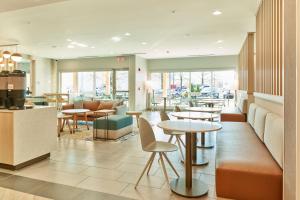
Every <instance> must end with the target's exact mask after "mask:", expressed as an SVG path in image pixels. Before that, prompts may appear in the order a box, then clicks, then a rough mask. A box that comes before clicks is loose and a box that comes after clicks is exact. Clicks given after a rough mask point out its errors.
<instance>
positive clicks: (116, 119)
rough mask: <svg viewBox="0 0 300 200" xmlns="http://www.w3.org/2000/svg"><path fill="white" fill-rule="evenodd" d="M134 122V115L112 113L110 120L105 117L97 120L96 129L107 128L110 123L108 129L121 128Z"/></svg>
mask: <svg viewBox="0 0 300 200" xmlns="http://www.w3.org/2000/svg"><path fill="white" fill-rule="evenodd" d="M132 123H133V119H132V116H126V115H110V116H109V117H108V121H106V119H105V118H104V117H102V118H99V119H97V120H95V122H94V128H95V129H106V127H107V124H108V130H119V129H121V128H124V127H126V126H130V125H132Z"/></svg>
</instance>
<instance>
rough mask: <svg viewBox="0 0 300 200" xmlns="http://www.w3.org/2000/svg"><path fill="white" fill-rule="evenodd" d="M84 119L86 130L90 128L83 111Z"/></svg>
mask: <svg viewBox="0 0 300 200" xmlns="http://www.w3.org/2000/svg"><path fill="white" fill-rule="evenodd" d="M84 120H85V124H86V128H87V130H90V128H89V124H88V119H87V114H86V113H84Z"/></svg>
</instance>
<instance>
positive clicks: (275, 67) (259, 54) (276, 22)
mask: <svg viewBox="0 0 300 200" xmlns="http://www.w3.org/2000/svg"><path fill="white" fill-rule="evenodd" d="M282 11H283V0H263V1H262V3H261V5H260V8H259V10H258V12H257V16H256V66H255V92H260V93H266V94H272V95H278V96H282V95H283V52H282V49H283V42H282V41H283V39H282V38H283V25H282V22H283V12H282Z"/></svg>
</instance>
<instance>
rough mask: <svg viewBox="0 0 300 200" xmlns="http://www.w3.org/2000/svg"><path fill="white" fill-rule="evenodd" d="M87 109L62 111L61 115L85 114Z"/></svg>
mask: <svg viewBox="0 0 300 200" xmlns="http://www.w3.org/2000/svg"><path fill="white" fill-rule="evenodd" d="M89 111H90V110H89V109H68V110H62V111H61V112H62V113H65V114H77V113H86V112H89Z"/></svg>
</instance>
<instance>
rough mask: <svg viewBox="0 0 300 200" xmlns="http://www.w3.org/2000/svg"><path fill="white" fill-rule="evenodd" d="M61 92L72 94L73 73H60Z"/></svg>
mask: <svg viewBox="0 0 300 200" xmlns="http://www.w3.org/2000/svg"><path fill="white" fill-rule="evenodd" d="M60 89H61V92H62V93H68V94H72V93H73V92H74V91H73V73H72V72H63V73H61V88H60Z"/></svg>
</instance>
